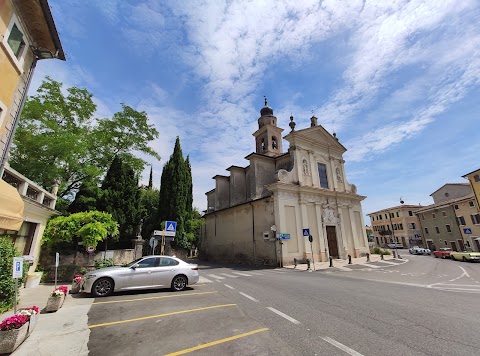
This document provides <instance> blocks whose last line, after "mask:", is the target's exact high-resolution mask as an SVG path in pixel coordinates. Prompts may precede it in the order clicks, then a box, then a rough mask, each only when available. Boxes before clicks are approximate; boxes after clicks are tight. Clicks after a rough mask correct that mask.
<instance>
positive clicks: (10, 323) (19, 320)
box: [0, 314, 30, 331]
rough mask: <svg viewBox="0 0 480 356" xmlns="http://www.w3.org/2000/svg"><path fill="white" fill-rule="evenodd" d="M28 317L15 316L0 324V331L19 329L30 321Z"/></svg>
mask: <svg viewBox="0 0 480 356" xmlns="http://www.w3.org/2000/svg"><path fill="white" fill-rule="evenodd" d="M29 319H30V318H29V316H28V315H21V314H15V315H12V316H11V317H9V318H6V319H4V320H3V321H2V322H1V323H0V330H3V331H4V330H12V329H19V328H20V327H21V326H22V325H24V324H25V323H26V322H27V321H28V320H29Z"/></svg>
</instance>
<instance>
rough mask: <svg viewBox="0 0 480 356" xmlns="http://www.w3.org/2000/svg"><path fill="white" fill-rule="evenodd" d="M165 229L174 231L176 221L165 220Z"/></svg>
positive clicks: (175, 229)
mask: <svg viewBox="0 0 480 356" xmlns="http://www.w3.org/2000/svg"><path fill="white" fill-rule="evenodd" d="M165 231H167V232H176V231H177V222H176V221H166V222H165Z"/></svg>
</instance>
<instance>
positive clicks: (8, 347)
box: [0, 323, 29, 354]
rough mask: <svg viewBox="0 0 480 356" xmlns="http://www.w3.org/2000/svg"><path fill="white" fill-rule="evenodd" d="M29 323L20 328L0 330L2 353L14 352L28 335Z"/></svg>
mask: <svg viewBox="0 0 480 356" xmlns="http://www.w3.org/2000/svg"><path fill="white" fill-rule="evenodd" d="M28 327H29V323H25V324H23V325H22V326H21V327H20V328H19V329H12V330H1V331H0V354H9V353H12V352H13V351H14V350H15V349H16V348H17V347H19V346H20V345H21V344H22V342H23V341H24V340H25V339H26V338H27V336H28Z"/></svg>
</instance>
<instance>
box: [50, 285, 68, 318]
mask: <svg viewBox="0 0 480 356" xmlns="http://www.w3.org/2000/svg"><path fill="white" fill-rule="evenodd" d="M67 294H68V287H67V286H60V287H57V288H56V289H55V290H54V291H53V292H52V294H50V297H49V298H48V301H47V306H46V307H45V311H47V312H55V311H57V310H58V309H60V308H61V307H62V305H63V302H64V301H65V297H66V295H67Z"/></svg>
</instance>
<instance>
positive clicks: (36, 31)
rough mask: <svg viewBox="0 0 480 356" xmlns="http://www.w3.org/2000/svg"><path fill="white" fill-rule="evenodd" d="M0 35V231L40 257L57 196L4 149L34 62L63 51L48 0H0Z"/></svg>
mask: <svg viewBox="0 0 480 356" xmlns="http://www.w3.org/2000/svg"><path fill="white" fill-rule="evenodd" d="M0 34H1V35H2V37H1V40H0V80H1V82H0V83H1V85H0V178H1V179H0V235H2V236H7V235H8V236H11V237H13V240H14V242H15V245H16V246H17V247H18V248H19V249H20V250H22V251H20V252H23V253H25V254H29V255H32V253H33V255H35V256H38V252H39V251H38V248H37V247H38V246H39V242H40V239H41V235H42V232H43V228H44V226H45V222H46V219H48V217H49V216H51V215H52V214H54V213H55V210H54V207H55V201H56V197H55V194H53V195H52V194H51V193H49V192H46V191H45V190H43V189H42V188H41V187H39V186H38V185H36V184H35V183H33V182H31V181H30V180H29V179H28V178H26V177H24V176H23V175H22V174H21V173H19V172H16V171H15V170H13V169H11V168H10V167H8V164H7V161H8V153H9V149H10V146H11V144H12V141H13V136H14V134H15V128H16V126H17V124H18V120H19V118H20V113H21V111H22V108H23V104H24V102H25V98H26V95H27V92H28V87H29V84H30V82H31V79H32V76H33V73H34V71H35V66H36V64H37V61H38V60H42V59H51V58H57V59H61V60H65V55H64V53H63V49H62V45H61V43H60V39H59V36H58V33H57V30H56V28H55V24H54V21H53V18H52V14H51V12H50V8H49V5H48V2H47V0H3V1H0ZM12 182H13V183H14V184H13V185H14V186H15V188H17V189H15V188H12V186H11V185H10V184H9V183H12ZM29 246H30V247H29Z"/></svg>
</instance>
